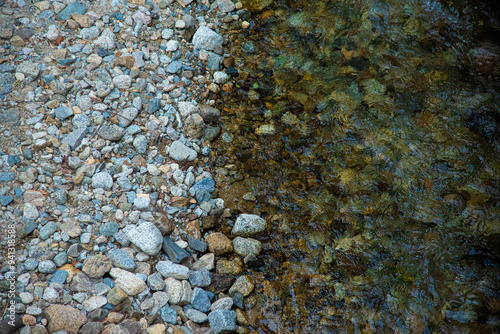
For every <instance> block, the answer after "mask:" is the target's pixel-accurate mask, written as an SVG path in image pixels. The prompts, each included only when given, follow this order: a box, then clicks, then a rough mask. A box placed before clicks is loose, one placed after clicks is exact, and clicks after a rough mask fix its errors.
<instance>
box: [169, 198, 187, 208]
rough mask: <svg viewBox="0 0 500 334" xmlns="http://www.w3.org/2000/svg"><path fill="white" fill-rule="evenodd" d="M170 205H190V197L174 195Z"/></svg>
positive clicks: (179, 206)
mask: <svg viewBox="0 0 500 334" xmlns="http://www.w3.org/2000/svg"><path fill="white" fill-rule="evenodd" d="M170 206H173V207H176V208H182V207H188V206H189V198H186V197H172V203H171V204H170Z"/></svg>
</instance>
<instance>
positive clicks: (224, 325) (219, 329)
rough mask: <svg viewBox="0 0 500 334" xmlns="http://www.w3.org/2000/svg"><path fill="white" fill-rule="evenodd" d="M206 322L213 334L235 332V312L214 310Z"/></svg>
mask: <svg viewBox="0 0 500 334" xmlns="http://www.w3.org/2000/svg"><path fill="white" fill-rule="evenodd" d="M208 322H209V324H210V327H211V328H212V329H213V330H214V333H215V334H226V333H232V332H234V331H235V330H236V312H234V311H231V310H215V311H212V312H210V314H209V315H208Z"/></svg>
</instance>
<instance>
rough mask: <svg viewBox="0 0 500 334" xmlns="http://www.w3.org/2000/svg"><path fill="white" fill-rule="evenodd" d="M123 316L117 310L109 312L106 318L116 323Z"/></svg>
mask: <svg viewBox="0 0 500 334" xmlns="http://www.w3.org/2000/svg"><path fill="white" fill-rule="evenodd" d="M124 317H125V316H124V315H123V314H121V313H118V312H109V314H108V317H107V318H106V320H107V321H108V322H111V323H114V324H116V323H118V322H120V321H122V319H123V318H124Z"/></svg>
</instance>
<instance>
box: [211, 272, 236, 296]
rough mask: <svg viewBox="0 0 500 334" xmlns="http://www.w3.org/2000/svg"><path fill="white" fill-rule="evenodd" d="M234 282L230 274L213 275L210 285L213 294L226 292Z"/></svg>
mask: <svg viewBox="0 0 500 334" xmlns="http://www.w3.org/2000/svg"><path fill="white" fill-rule="evenodd" d="M233 282H234V275H231V274H213V275H212V285H213V286H214V289H215V293H219V292H221V291H226V290H228V289H229V288H230V287H231V286H232V285H233Z"/></svg>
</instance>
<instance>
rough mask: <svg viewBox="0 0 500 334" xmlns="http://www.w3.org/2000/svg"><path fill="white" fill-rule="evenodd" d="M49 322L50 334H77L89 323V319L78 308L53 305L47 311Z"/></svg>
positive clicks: (46, 315)
mask: <svg viewBox="0 0 500 334" xmlns="http://www.w3.org/2000/svg"><path fill="white" fill-rule="evenodd" d="M45 317H46V318H47V320H48V326H47V328H48V330H49V333H54V332H58V331H66V332H68V333H69V334H77V333H78V330H79V329H80V327H82V325H83V324H84V323H86V322H87V317H86V316H85V315H84V314H83V313H82V312H81V311H80V310H78V309H77V308H74V307H73V306H70V305H59V304H52V305H50V306H49V307H47V309H45Z"/></svg>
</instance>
